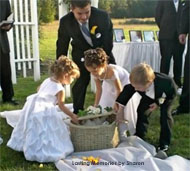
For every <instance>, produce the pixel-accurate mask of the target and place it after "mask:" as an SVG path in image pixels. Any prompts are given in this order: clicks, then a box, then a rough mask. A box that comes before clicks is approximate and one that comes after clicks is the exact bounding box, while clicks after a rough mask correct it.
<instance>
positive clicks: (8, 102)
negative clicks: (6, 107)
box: [3, 100, 19, 106]
mask: <svg viewBox="0 0 190 171" xmlns="http://www.w3.org/2000/svg"><path fill="white" fill-rule="evenodd" d="M3 103H7V104H11V105H14V106H17V105H19V103H18V101H16V100H5V101H3Z"/></svg>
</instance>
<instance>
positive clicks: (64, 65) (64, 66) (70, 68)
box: [50, 55, 80, 78]
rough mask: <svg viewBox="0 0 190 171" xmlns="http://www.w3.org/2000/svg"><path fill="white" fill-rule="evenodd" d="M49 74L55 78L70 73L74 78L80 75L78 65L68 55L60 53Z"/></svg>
mask: <svg viewBox="0 0 190 171" xmlns="http://www.w3.org/2000/svg"><path fill="white" fill-rule="evenodd" d="M50 74H51V76H54V77H56V78H59V77H60V76H62V75H64V74H65V75H66V74H67V75H72V76H74V77H75V78H78V77H79V76H80V71H79V68H78V66H77V65H76V64H75V63H74V62H73V61H72V60H71V59H69V58H68V57H66V56H64V55H61V56H60V57H59V58H58V59H57V60H56V61H55V62H54V63H53V64H52V65H51V66H50Z"/></svg>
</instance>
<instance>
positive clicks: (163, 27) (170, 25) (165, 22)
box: [155, 0, 181, 40]
mask: <svg viewBox="0 0 190 171" xmlns="http://www.w3.org/2000/svg"><path fill="white" fill-rule="evenodd" d="M180 13H181V0H179V4H178V11H177V12H176V9H175V5H174V2H173V0H158V4H157V7H156V14H155V20H156V23H157V25H158V27H159V29H160V31H159V40H162V39H166V40H171V39H174V38H176V36H178V29H179V18H180Z"/></svg>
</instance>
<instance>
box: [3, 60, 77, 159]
mask: <svg viewBox="0 0 190 171" xmlns="http://www.w3.org/2000/svg"><path fill="white" fill-rule="evenodd" d="M50 74H51V75H50V77H49V78H47V79H45V80H44V81H43V83H42V84H41V86H40V88H39V90H38V92H37V93H36V94H32V95H30V96H28V97H27V101H26V103H25V105H24V107H23V109H22V110H15V111H5V112H3V113H1V116H3V117H5V118H6V119H7V122H8V124H10V125H11V126H13V128H14V129H13V132H12V135H11V138H10V139H9V141H8V143H7V146H9V147H10V148H12V149H14V150H16V151H23V152H24V156H25V158H26V160H30V161H38V162H55V161H58V160H60V159H62V158H65V157H66V156H67V155H68V154H70V153H71V152H73V145H72V142H71V140H70V135H69V130H68V128H67V125H66V123H65V122H64V121H63V116H62V115H61V114H60V112H58V110H57V104H58V106H59V108H60V109H61V110H62V111H63V112H64V113H65V114H67V115H68V116H70V118H71V120H72V121H73V122H75V123H77V122H78V119H77V116H76V115H75V114H74V113H72V112H71V111H70V110H69V109H68V108H67V107H66V105H65V104H64V100H65V92H64V87H63V85H65V84H71V83H72V81H73V80H74V79H75V78H77V77H79V75H80V73H79V69H78V67H77V65H76V64H75V63H74V62H73V61H72V60H70V59H69V58H67V57H65V56H61V57H60V58H59V59H58V60H56V61H55V62H54V63H53V64H52V65H51V67H50ZM15 120H17V122H15Z"/></svg>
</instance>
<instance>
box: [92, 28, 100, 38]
mask: <svg viewBox="0 0 190 171" xmlns="http://www.w3.org/2000/svg"><path fill="white" fill-rule="evenodd" d="M97 28H98V26H92V28H91V30H90V33H91V34H92V35H95V33H96V29H97ZM95 36H96V38H97V39H99V38H100V37H101V36H102V35H101V33H96V35H95Z"/></svg>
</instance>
